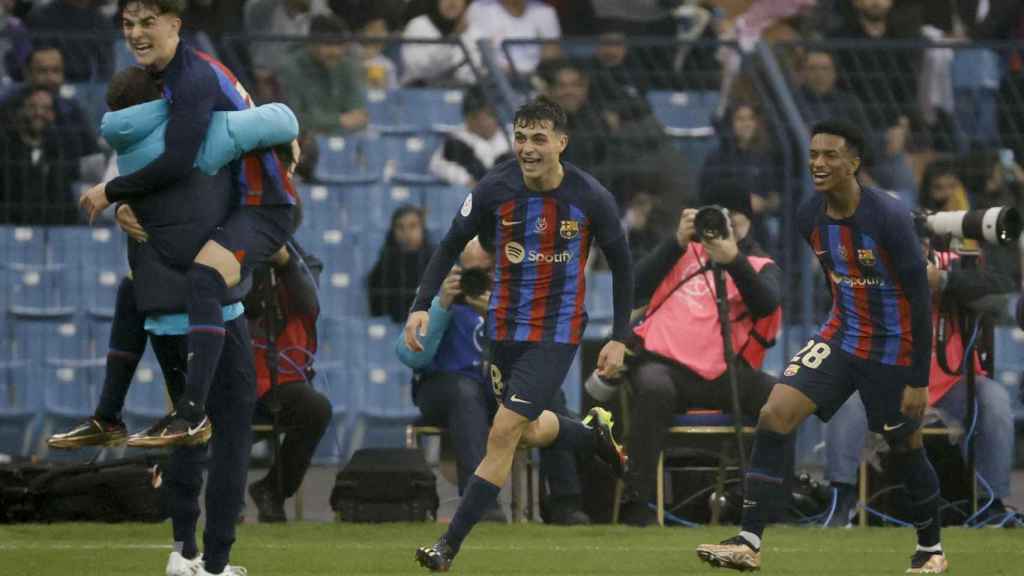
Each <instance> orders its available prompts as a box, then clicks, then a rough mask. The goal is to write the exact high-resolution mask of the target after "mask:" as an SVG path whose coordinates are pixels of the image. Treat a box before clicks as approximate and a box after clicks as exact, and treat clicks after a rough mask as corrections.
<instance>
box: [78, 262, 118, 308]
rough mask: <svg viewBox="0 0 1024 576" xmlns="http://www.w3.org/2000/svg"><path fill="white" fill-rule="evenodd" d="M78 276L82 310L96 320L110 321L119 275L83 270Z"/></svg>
mask: <svg viewBox="0 0 1024 576" xmlns="http://www.w3.org/2000/svg"><path fill="white" fill-rule="evenodd" d="M80 276H81V284H80V286H81V290H82V292H81V296H80V299H79V302H80V305H81V307H82V309H83V310H85V311H87V312H88V313H89V314H90V315H91V316H94V317H96V318H105V319H108V320H112V319H113V318H114V306H115V304H116V303H117V288H118V284H119V283H120V282H121V274H120V273H119V272H117V271H115V270H109V269H102V268H83V269H82V271H81V274H80Z"/></svg>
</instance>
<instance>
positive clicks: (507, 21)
mask: <svg viewBox="0 0 1024 576" xmlns="http://www.w3.org/2000/svg"><path fill="white" fill-rule="evenodd" d="M466 18H467V19H468V20H469V27H470V28H472V29H474V30H476V32H477V33H479V34H480V36H481V37H483V38H488V39H490V40H492V41H493V42H494V46H495V49H496V50H497V56H498V65H499V66H501V68H502V69H504V70H509V69H510V68H511V69H512V70H513V71H514V72H516V73H517V74H519V75H529V74H532V73H533V71H534V70H535V69H536V68H537V64H538V63H540V61H541V60H542V59H548V58H554V57H556V56H558V55H559V53H560V49H559V46H558V43H557V42H552V43H549V44H543V45H541V44H518V45H513V46H509V49H508V55H506V52H505V50H503V49H502V46H501V44H502V42H504V41H505V40H558V39H559V38H560V37H561V36H562V28H561V26H560V25H559V23H558V13H557V12H555V9H554V8H552V7H551V6H549V5H547V4H545V3H543V2H540V1H538V0H476V2H473V3H472V4H470V6H469V9H467V10H466ZM509 56H510V57H511V63H510V62H509Z"/></svg>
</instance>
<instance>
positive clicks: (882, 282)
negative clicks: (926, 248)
mask: <svg viewBox="0 0 1024 576" xmlns="http://www.w3.org/2000/svg"><path fill="white" fill-rule="evenodd" d="M797 227H798V230H799V232H800V234H801V235H802V236H803V237H804V238H806V239H807V241H808V243H809V244H810V246H811V249H812V250H813V251H814V254H815V256H816V257H817V259H818V262H819V263H820V264H821V269H822V271H823V272H824V274H825V277H826V278H827V280H828V282H829V287H830V288H831V291H832V310H831V312H830V314H829V316H828V319H827V320H826V321H825V323H824V324H823V325H822V327H821V329H820V332H819V334H820V336H821V338H822V339H824V340H827V341H829V342H832V343H833V345H838V346H839V347H840V348H841V349H842V350H844V351H846V352H847V353H849V354H852V355H853V356H855V357H857V358H860V359H862V360H871V361H875V362H879V363H882V364H888V365H895V366H913V367H915V368H916V370H915V382H914V383H908V384H911V385H919V386H920V385H927V375H928V369H927V366H928V363H929V359H930V354H931V338H930V335H931V326H930V322H931V319H930V315H929V306H930V302H931V298H930V294H929V290H928V282H927V277H926V272H925V259H924V255H923V253H922V250H921V242H920V241H919V240H918V238H917V235H916V233H915V230H914V227H913V223H912V219H911V214H910V209H909V208H908V207H907V206H906V205H904V204H903V203H902V202H901V201H900V200H898V199H896V198H893V197H892V196H890V195H888V194H886V193H885V192H883V191H881V190H878V189H875V188H870V187H864V188H862V191H861V198H860V203H859V204H858V206H857V208H856V210H855V212H854V214H853V215H852V216H851V217H849V218H844V219H841V220H837V219H833V218H831V217H829V216H828V215H827V214H826V202H825V198H824V196H823V195H821V194H815V195H814V197H812V198H811V199H809V200H808V201H806V202H804V203H803V204H802V205H801V207H800V208H799V210H798V212H797ZM922 370H923V375H924V381H923V382H916V381H917V380H918V379H919V378H920V376H921V371H922Z"/></svg>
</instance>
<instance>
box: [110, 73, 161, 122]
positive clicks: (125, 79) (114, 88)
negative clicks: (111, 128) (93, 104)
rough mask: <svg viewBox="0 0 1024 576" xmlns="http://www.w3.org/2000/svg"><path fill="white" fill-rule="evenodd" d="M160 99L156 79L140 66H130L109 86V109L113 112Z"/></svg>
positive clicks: (116, 76)
mask: <svg viewBox="0 0 1024 576" xmlns="http://www.w3.org/2000/svg"><path fill="white" fill-rule="evenodd" d="M160 98H161V94H160V86H158V85H157V83H156V79H155V78H153V76H151V75H150V73H149V72H146V70H145V69H143V68H141V67H139V66H129V67H128V68H125V69H124V70H121V71H120V72H118V73H117V74H114V77H113V78H111V79H110V84H108V85H107V108H110V110H111V111H112V112H116V111H118V110H123V109H125V108H128V107H130V106H135V105H137V104H142V103H143V102H150V101H152V100H159V99H160Z"/></svg>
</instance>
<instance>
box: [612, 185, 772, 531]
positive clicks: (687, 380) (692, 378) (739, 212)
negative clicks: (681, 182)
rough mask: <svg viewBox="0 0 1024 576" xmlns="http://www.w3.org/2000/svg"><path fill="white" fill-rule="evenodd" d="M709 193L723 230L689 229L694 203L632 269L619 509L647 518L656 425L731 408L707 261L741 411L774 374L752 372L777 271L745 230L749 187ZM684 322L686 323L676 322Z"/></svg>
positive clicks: (766, 342)
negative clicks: (628, 392)
mask: <svg viewBox="0 0 1024 576" xmlns="http://www.w3.org/2000/svg"><path fill="white" fill-rule="evenodd" d="M709 196H710V197H707V198H705V197H702V198H701V200H702V203H704V204H710V203H712V202H714V203H717V204H719V205H722V206H724V207H725V208H727V209H729V211H730V218H731V220H732V223H731V226H730V228H731V232H730V234H729V236H728V237H727V238H712V239H708V238H705V239H700V238H696V237H695V236H694V234H695V232H694V224H693V223H694V217H695V216H696V213H697V211H696V210H694V209H686V210H683V212H682V216H681V217H680V219H679V224H678V227H677V229H676V232H675V234H674V235H672V236H670V237H669V238H666V239H665V240H664V241H663V242H662V243H661V244H660V245H659V246H658V247H657V248H656V249H655V251H654V252H652V253H651V254H649V255H648V256H647V258H645V259H644V260H642V261H641V262H640V263H639V264H638V265H637V268H636V286H637V287H636V296H637V302H638V303H639V302H642V301H644V300H649V302H648V304H647V307H646V311H645V313H644V318H643V321H642V322H641V323H640V324H639V326H637V327H636V329H635V333H636V335H637V336H638V337H639V339H640V341H639V342H638V344H637V345H634V346H633V347H632V348H633V352H634V353H635V354H636V357H635V358H634V360H633V361H632V362H631V363H630V368H629V373H628V379H629V383H630V385H631V386H632V389H633V396H632V401H631V403H632V418H631V419H630V422H631V430H630V431H629V437H628V438H627V440H626V450H627V452H628V453H629V458H630V466H629V474H628V478H627V487H628V490H627V495H628V496H629V498H628V499H627V500H628V502H627V503H626V504H625V506H624V508H623V511H622V514H621V515H620V518H621V519H622V521H623V522H625V523H628V524H638V525H646V524H648V523H650V520H651V512H650V510H649V509H648V506H647V503H648V502H649V501H651V499H652V495H653V491H654V484H655V476H656V471H657V464H658V454H659V453H660V452H661V448H662V446H663V442H664V435H665V430H666V429H668V427H669V425H670V424H671V422H672V417H673V415H676V414H683V413H685V412H687V411H688V410H690V409H692V408H710V409H716V410H722V411H725V412H731V411H732V405H733V404H732V395H731V388H730V385H729V381H728V377H727V375H726V364H725V354H724V344H723V342H722V334H721V331H720V330H721V326H720V324H719V317H718V308H717V306H716V304H715V295H714V292H713V291H712V290H711V289H710V288H709V286H713V285H714V280H713V278H712V274H711V272H710V271H709V266H708V263H710V262H714V263H717V264H719V265H721V266H722V267H723V268H724V270H725V278H726V285H727V289H728V301H729V309H730V317H731V318H732V319H733V320H732V346H733V350H734V351H735V353H736V357H735V365H734V368H735V371H736V372H735V373H736V378H737V381H738V383H739V389H740V398H739V401H740V405H741V408H742V410H743V415H744V417H747V418H756V417H757V414H758V412H759V411H760V409H761V407H762V406H763V405H764V403H765V401H766V400H767V399H768V394H769V393H770V391H771V389H772V386H773V385H774V381H775V380H774V378H773V377H771V376H769V375H767V374H765V373H763V372H761V371H760V368H761V363H762V361H763V360H764V354H765V349H766V348H767V347H768V346H771V344H772V342H773V341H774V339H775V336H776V334H777V332H778V329H779V325H780V323H781V317H782V312H781V309H780V302H781V296H782V288H781V286H782V272H781V271H780V270H779V267H778V266H777V265H776V264H775V263H774V262H773V261H772V260H771V259H770V258H768V257H766V256H764V253H763V252H762V251H761V249H760V248H759V247H758V246H757V244H756V243H755V242H754V241H753V238H752V237H751V236H750V234H749V232H750V225H751V221H750V217H751V214H752V213H753V210H752V209H751V206H750V193H749V192H748V191H747V190H744V189H742V188H740V187H737V186H734V185H729V186H718V187H715V188H712V190H711V192H710V193H709ZM681 326H685V327H686V330H685V331H680V327H681Z"/></svg>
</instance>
